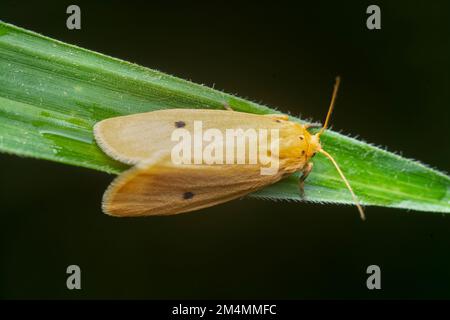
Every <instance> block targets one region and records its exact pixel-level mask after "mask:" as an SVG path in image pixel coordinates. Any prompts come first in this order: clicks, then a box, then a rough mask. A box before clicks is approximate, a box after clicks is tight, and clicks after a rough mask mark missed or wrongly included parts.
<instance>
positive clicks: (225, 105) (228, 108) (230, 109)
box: [223, 102, 234, 111]
mask: <svg viewBox="0 0 450 320" xmlns="http://www.w3.org/2000/svg"><path fill="white" fill-rule="evenodd" d="M223 107H224V108H225V109H227V110H228V111H234V110H233V108H231V107H230V106H229V105H228V103H226V102H225V103H224V104H223Z"/></svg>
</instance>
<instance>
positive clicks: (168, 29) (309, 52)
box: [0, 1, 450, 299]
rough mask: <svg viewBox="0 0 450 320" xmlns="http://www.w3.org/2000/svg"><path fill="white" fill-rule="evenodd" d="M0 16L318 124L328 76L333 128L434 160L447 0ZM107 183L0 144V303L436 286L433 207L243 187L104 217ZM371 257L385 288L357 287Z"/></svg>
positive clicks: (128, 5)
mask: <svg viewBox="0 0 450 320" xmlns="http://www.w3.org/2000/svg"><path fill="white" fill-rule="evenodd" d="M374 3H376V4H378V5H380V7H381V12H382V29H381V30H378V31H370V30H368V29H367V28H366V18H367V14H366V8H367V6H368V5H369V4H374ZM70 4H78V5H79V6H80V7H81V12H82V29H81V30H79V31H69V30H67V28H66V18H67V16H68V15H67V14H66V13H65V12H66V8H67V6H68V5H70ZM0 19H1V20H3V21H5V22H9V23H13V24H16V25H18V26H21V27H24V28H27V29H30V30H33V31H36V32H39V33H42V34H44V35H47V36H50V37H53V38H56V39H58V40H62V41H65V42H68V43H72V44H76V45H78V46H81V47H84V48H87V49H91V50H94V51H99V52H102V53H105V54H108V55H111V56H114V57H118V58H121V59H124V60H128V61H132V62H136V63H138V64H141V65H143V66H146V67H150V68H154V69H158V70H161V71H164V72H167V73H170V74H173V75H176V76H179V77H181V78H185V79H191V80H192V81H195V82H198V83H204V84H207V85H209V86H212V85H214V86H215V88H218V89H223V90H224V91H226V92H231V93H237V94H238V95H240V96H243V97H247V98H250V99H252V100H255V101H261V102H263V103H265V104H267V105H269V106H273V107H277V108H279V109H280V110H282V111H284V112H291V113H292V114H301V115H302V116H303V117H306V118H313V119H315V120H318V121H320V120H322V119H323V117H324V115H325V113H326V110H327V107H328V103H329V99H330V93H331V89H332V84H333V79H334V77H335V76H336V75H338V74H339V75H341V76H342V77H343V84H342V87H341V91H340V95H339V99H338V102H337V106H336V111H335V113H334V115H333V119H332V123H333V127H334V129H336V130H342V131H343V132H345V133H348V134H351V135H356V134H357V135H358V136H360V137H361V138H363V139H364V140H366V141H370V142H372V143H374V144H377V145H383V146H387V147H388V149H389V150H392V151H402V154H403V155H404V156H406V157H409V158H414V159H418V160H420V161H422V162H424V163H427V164H429V165H431V166H433V167H436V168H439V169H441V170H448V163H449V160H450V159H449V152H448V144H449V139H448V137H449V135H448V119H449V113H448V110H449V103H450V96H449V92H450V91H449V88H450V76H449V70H450V42H449V40H450V39H449V33H448V30H450V28H449V21H450V3H449V2H448V1H440V2H438V1H429V2H424V1H395V3H394V2H393V1H389V2H388V1H386V2H381V1H377V2H366V1H345V2H343V1H314V2H313V1H305V2H300V1H299V2H297V4H296V5H295V6H294V5H292V4H287V3H281V2H276V3H272V4H270V5H267V4H263V3H261V2H254V3H251V2H247V3H232V2H222V3H212V2H210V3H196V4H186V3H185V4H180V3H178V2H174V1H170V2H169V1H147V2H132V1H108V2H107V1H95V3H94V1H90V2H87V1H86V2H80V1H77V2H74V3H72V2H68V1H58V2H57V3H54V2H50V1H47V2H46V1H39V2H36V3H33V4H32V3H29V4H27V3H24V2H18V1H2V2H1V3H0ZM112 178H113V177H112V176H108V175H106V174H103V173H99V172H95V171H91V170H88V169H82V168H75V167H70V166H65V165H62V164H58V163H51V162H45V161H39V160H31V159H24V158H19V157H15V156H9V155H0V203H1V206H0V208H1V209H0V210H1V212H0V214H1V220H2V222H1V229H2V230H1V232H0V239H1V241H0V297H1V298H12V299H15V298H44V299H45V298H85V299H89V298H158V299H164V298H183V299H184V298H253V299H260V298H271V299H276V298H288V299H298V298H449V297H450V289H449V283H450V257H449V244H450V232H449V231H450V220H449V218H448V217H444V216H442V215H440V214H434V213H419V212H413V211H411V212H407V211H403V210H398V209H389V208H371V207H369V208H367V216H368V221H367V222H365V223H363V222H361V221H360V220H359V218H358V215H357V212H356V209H355V208H353V207H342V206H332V205H312V204H303V203H282V202H277V203H273V202H263V201H257V200H251V199H246V200H240V201H233V202H230V203H226V204H223V205H220V206H217V207H213V208H209V209H205V210H201V211H198V212H195V213H191V214H185V215H179V216H174V217H165V218H164V217H156V218H141V219H115V218H111V217H108V216H106V215H104V214H102V213H101V210H100V199H101V196H102V193H103V191H104V189H105V188H106V186H107V185H108V183H109V182H110V181H111V180H112ZM70 264H77V265H79V266H80V267H81V270H82V290H81V291H69V290H67V289H66V285H65V283H66V276H67V275H66V273H65V270H66V267H67V266H68V265H70ZM371 264H377V265H379V266H380V267H381V271H382V290H379V291H369V290H367V288H366V285H365V283H366V278H367V275H366V273H365V271H366V268H367V266H368V265H371Z"/></svg>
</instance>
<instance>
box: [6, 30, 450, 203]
mask: <svg viewBox="0 0 450 320" xmlns="http://www.w3.org/2000/svg"><path fill="white" fill-rule="evenodd" d="M225 103H227V104H228V105H229V106H231V107H232V108H233V109H235V110H237V111H243V112H251V113H258V114H266V113H274V112H276V111H274V110H272V109H270V108H268V107H265V106H262V105H259V104H256V103H253V102H250V101H247V100H244V99H241V98H238V97H236V96H233V95H229V94H226V93H223V92H220V91H217V90H214V89H211V88H208V87H205V86H202V85H198V84H195V83H192V82H189V81H185V80H182V79H179V78H176V77H173V76H169V75H167V74H164V73H161V72H158V71H155V70H151V69H148V68H144V67H141V66H137V65H134V64H131V63H128V62H125V61H121V60H118V59H114V58H111V57H108V56H105V55H101V54H98V53H95V52H92V51H88V50H85V49H81V48H78V47H75V46H72V45H68V44H65V43H62V42H59V41H56V40H53V39H50V38H47V37H44V36H41V35H38V34H35V33H33V32H30V31H27V30H24V29H21V28H18V27H15V26H12V25H9V24H6V23H3V22H0V151H3V152H8V153H13V154H17V155H23V156H29V157H35V158H40V159H47V160H52V161H58V162H62V163H66V164H70V165H76V166H82V167H86V168H91V169H95V170H100V171H104V172H108V173H116V174H117V173H120V172H121V171H123V170H124V169H126V166H125V165H122V164H120V163H118V162H116V161H114V160H112V159H110V158H108V157H107V156H106V155H105V154H104V153H103V152H102V151H101V150H100V149H99V148H98V147H97V146H96V144H95V142H94V140H93V135H92V127H93V125H94V124H95V123H96V122H97V121H99V120H102V119H105V118H109V117H113V116H119V115H126V114H133V113H139V112H145V111H152V110H158V109H168V108H214V109H223V105H224V104H225ZM292 120H294V121H301V120H300V119H295V118H293V119H292ZM322 145H323V146H324V148H326V150H327V151H328V152H329V153H331V154H332V155H333V156H334V157H335V158H336V161H337V162H338V163H339V164H340V166H341V168H342V169H343V171H344V172H345V173H346V175H347V178H348V179H349V180H350V183H351V184H352V186H353V188H354V189H355V192H356V194H357V195H358V196H359V198H360V199H361V200H362V202H363V203H364V204H367V205H378V206H388V207H397V208H405V209H414V210H420V211H433V212H450V204H449V200H450V198H449V186H450V178H449V177H448V176H447V175H445V174H443V173H441V172H438V171H436V170H434V169H431V168H428V167H426V166H424V165H422V164H420V163H418V162H416V161H413V160H409V159H405V158H402V157H400V156H397V155H395V154H393V153H389V152H387V151H384V150H382V149H380V148H377V147H374V146H372V145H369V144H367V143H364V142H361V141H358V140H356V139H352V138H349V137H346V136H343V135H341V134H338V133H336V132H332V131H328V132H326V133H325V134H324V135H323V136H322ZM314 164H315V168H314V170H313V172H312V173H311V175H310V176H309V178H308V180H307V183H306V187H305V193H306V194H307V200H309V201H317V202H330V203H351V197H350V195H349V193H348V191H347V190H346V189H345V185H344V184H343V182H342V181H341V180H340V178H339V176H338V175H337V173H336V171H335V169H334V168H333V166H332V164H331V163H330V162H329V161H328V160H327V159H325V157H323V156H322V155H320V154H319V155H318V156H317V157H316V158H314ZM252 196H255V197H260V198H269V199H287V200H300V198H299V195H298V187H297V176H292V177H290V178H288V179H286V180H283V181H281V182H280V183H278V184H275V185H273V186H269V187H267V188H266V189H264V190H261V191H260V192H258V193H256V194H253V195H252Z"/></svg>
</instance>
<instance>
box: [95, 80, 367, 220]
mask: <svg viewBox="0 0 450 320" xmlns="http://www.w3.org/2000/svg"><path fill="white" fill-rule="evenodd" d="M339 82H340V79H339V78H337V79H336V83H335V86H334V90H333V96H332V99H331V103H330V107H329V110H328V114H327V117H326V120H325V124H324V126H323V127H322V129H321V130H320V131H319V132H318V133H316V134H311V133H310V132H309V131H308V129H309V128H310V127H311V125H308V124H305V125H303V124H299V123H296V122H292V121H289V120H288V116H286V115H280V114H270V115H256V114H249V113H243V112H236V111H232V110H202V109H169V110H159V111H153V112H147V113H140V114H134V115H129V116H122V117H115V118H110V119H106V120H103V121H100V122H98V123H97V124H96V125H95V126H94V135H95V139H96V141H97V143H98V145H99V146H100V148H101V149H102V150H103V151H104V152H105V153H106V154H107V155H109V156H110V157H112V158H114V159H116V160H118V161H121V162H123V163H126V164H129V165H133V167H132V168H131V169H129V170H127V171H125V172H123V173H122V174H121V175H119V176H118V177H117V178H116V179H115V180H114V181H113V182H112V183H111V185H110V186H109V187H108V189H107V190H106V192H105V194H104V196H103V203H102V208H103V211H104V212H105V213H106V214H109V215H113V216H148V215H171V214H178V213H183V212H189V211H194V210H198V209H201V208H206V207H210V206H213V205H216V204H219V203H223V202H226V201H229V200H232V199H236V198H239V197H242V196H244V195H246V194H249V193H251V192H254V191H257V190H259V189H261V188H263V187H265V186H267V185H270V184H273V183H275V182H277V181H279V180H280V179H282V178H284V177H286V176H288V175H290V174H292V173H294V172H301V173H302V175H301V177H300V179H299V187H300V191H301V192H303V184H304V181H305V179H306V177H307V176H308V174H309V173H310V172H311V170H312V166H313V164H312V162H311V161H310V160H311V158H312V157H314V155H315V154H316V153H317V152H320V153H322V154H324V155H325V156H326V157H327V158H328V159H330V161H332V163H333V165H334V166H335V167H336V169H337V171H338V173H339V175H340V176H341V178H342V180H343V181H344V183H345V185H346V186H347V188H348V190H349V191H350V193H351V194H352V197H353V199H354V201H355V203H356V205H357V207H358V210H359V212H360V215H361V218H362V219H364V212H363V209H362V207H361V206H360V204H359V202H358V199H357V198H356V196H355V194H354V192H353V190H352V188H351V187H350V184H349V183H348V181H347V179H346V178H345V176H344V174H343V173H342V171H341V169H340V168H339V166H338V164H337V163H336V161H334V159H333V158H332V157H331V155H329V154H328V153H327V152H326V151H325V150H323V149H322V146H321V145H320V136H321V134H322V133H323V132H324V131H325V129H326V128H327V126H328V122H329V119H330V116H331V113H332V110H333V106H334V102H335V99H336V95H337V90H338V87H339ZM199 128H200V129H201V131H200V130H199ZM176 130H182V131H176ZM230 130H235V131H239V130H241V131H240V132H241V133H242V132H254V133H255V135H254V138H255V139H258V138H260V142H261V141H264V142H265V144H260V145H259V149H258V152H259V153H258V155H259V156H260V157H259V158H258V157H257V158H251V154H250V152H251V151H252V150H250V148H249V149H247V150H244V153H241V158H240V160H239V159H238V160H237V161H229V160H230V159H231V157H232V156H236V155H238V154H239V150H237V148H238V146H237V145H235V144H234V143H233V144H231V145H230V143H229V140H228V139H226V138H228V137H229V136H228V132H233V131H230ZM249 130H250V131H249ZM235 131H234V132H235ZM174 132H177V133H179V134H181V135H183V134H187V135H188V136H189V137H190V138H189V142H190V143H192V144H193V148H192V149H183V150H182V152H181V153H179V154H180V155H181V158H182V159H184V160H188V161H187V162H186V161H184V162H180V160H179V159H178V160H176V161H175V160H174V154H175V155H177V153H176V151H175V150H177V151H180V150H178V149H179V147H180V145H179V140H177V139H174ZM203 132H205V136H202V137H200V138H199V137H198V136H199V134H200V133H203ZM208 132H209V133H214V134H210V136H209V137H207V133H208ZM225 132H226V133H225ZM268 132H270V133H274V135H271V136H270V137H268V136H267V133H268ZM222 133H224V134H223V136H224V137H225V138H223V137H222V136H221V135H220V134H222ZM258 133H259V135H258ZM275 133H276V134H275ZM264 134H266V135H264ZM212 136H214V137H215V139H216V141H215V142H217V141H219V140H217V139H218V138H217V137H219V138H220V142H219V144H216V147H217V145H219V146H220V148H216V149H214V152H210V153H207V151H208V150H206V149H207V148H208V146H206V147H205V148H204V145H202V142H204V139H206V140H209V141H211V140H212V138H213V137H212ZM177 137H178V136H177ZM191 138H192V139H191ZM244 138H245V137H244ZM247 138H249V137H247ZM243 141H244V140H243ZM245 141H246V140H245ZM268 141H269V142H270V146H275V145H276V148H273V149H272V148H263V147H261V146H266V147H267V146H268V145H269V142H268ZM222 147H223V148H222ZM263 149H264V150H263ZM224 150H225V152H224ZM209 151H211V150H209ZM228 151H230V152H228ZM262 151H264V153H262ZM219 153H220V154H219ZM224 153H226V154H224ZM207 154H209V155H212V156H213V160H210V161H209V162H208V161H207V159H206V160H205V159H202V156H205V155H207ZM230 154H231V156H230ZM219 155H220V156H221V157H222V159H221V158H220V157H218V156H219ZM262 155H264V157H262ZM199 156H200V159H201V160H204V161H206V163H204V162H202V161H198V158H199ZM231 160H233V159H231ZM275 160H276V170H272V171H271V172H270V174H266V173H264V171H263V170H268V167H267V166H268V165H271V164H274V163H275ZM272 167H275V166H272ZM272 169H273V168H272Z"/></svg>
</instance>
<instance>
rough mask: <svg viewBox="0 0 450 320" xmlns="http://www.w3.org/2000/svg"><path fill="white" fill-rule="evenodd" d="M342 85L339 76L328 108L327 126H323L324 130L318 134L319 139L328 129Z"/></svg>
mask: <svg viewBox="0 0 450 320" xmlns="http://www.w3.org/2000/svg"><path fill="white" fill-rule="evenodd" d="M340 84H341V77H339V76H337V77H336V81H335V83H334V88H333V95H332V96H331V102H330V107H329V108H328V113H327V117H326V118H325V124H324V125H323V127H322V129H320V131H319V132H318V133H317V137H320V135H321V134H322V133H324V131H325V130H326V129H327V128H328V123H329V122H330V118H331V114H332V113H333V109H334V102H335V101H336V97H337V93H338V90H339V85H340Z"/></svg>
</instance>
